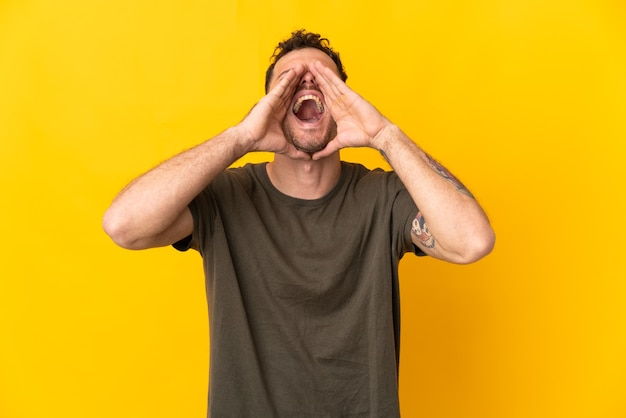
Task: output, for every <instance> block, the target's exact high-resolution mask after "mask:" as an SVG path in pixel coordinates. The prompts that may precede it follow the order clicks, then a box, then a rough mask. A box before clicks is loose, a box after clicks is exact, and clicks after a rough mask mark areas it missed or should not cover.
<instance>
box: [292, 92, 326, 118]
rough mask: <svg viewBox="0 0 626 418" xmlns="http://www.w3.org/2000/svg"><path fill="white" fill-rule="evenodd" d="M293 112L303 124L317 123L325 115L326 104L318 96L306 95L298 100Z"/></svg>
mask: <svg viewBox="0 0 626 418" xmlns="http://www.w3.org/2000/svg"><path fill="white" fill-rule="evenodd" d="M292 111H293V114H294V115H296V117H297V118H298V119H300V120H301V121H303V122H317V121H318V120H320V119H321V117H322V115H323V114H324V104H323V103H322V100H321V99H320V98H319V97H318V96H316V95H314V94H305V95H303V96H300V97H299V98H298V100H296V102H295V103H294V105H293V109H292Z"/></svg>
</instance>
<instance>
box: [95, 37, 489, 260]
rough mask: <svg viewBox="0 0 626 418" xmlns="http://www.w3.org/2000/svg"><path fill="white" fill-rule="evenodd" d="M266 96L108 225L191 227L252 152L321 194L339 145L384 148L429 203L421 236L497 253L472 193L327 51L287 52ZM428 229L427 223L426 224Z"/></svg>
mask: <svg viewBox="0 0 626 418" xmlns="http://www.w3.org/2000/svg"><path fill="white" fill-rule="evenodd" d="M274 74H277V76H275V77H274V79H273V80H272V81H271V83H270V89H269V92H268V94H267V95H266V96H265V97H263V98H262V99H261V100H260V101H259V102H258V103H257V104H256V105H255V106H254V107H253V108H252V110H251V111H250V112H249V113H248V115H247V116H246V117H245V118H244V119H243V120H242V121H241V122H240V123H239V124H238V125H236V126H234V127H231V128H229V129H227V130H226V131H224V132H223V133H221V134H219V135H217V136H216V137H214V138H212V139H210V140H208V141H206V142H204V143H202V144H200V145H198V146H196V147H194V148H192V149H190V150H188V151H185V152H183V153H181V154H179V155H177V156H175V157H172V158H171V159H169V160H167V161H165V162H164V163H162V164H160V165H159V166H157V167H155V168H154V169H152V170H150V171H149V172H147V173H146V174H144V175H142V176H140V177H139V178H137V179H136V180H134V181H133V182H132V183H131V184H129V185H128V186H127V187H126V188H125V189H124V190H122V192H121V193H120V194H119V195H118V196H117V198H116V199H115V200H114V201H113V203H112V205H111V207H110V208H109V209H108V210H107V212H106V213H105V215H104V219H103V226H104V229H105V231H106V232H107V233H108V234H109V235H110V236H111V238H112V239H113V240H114V241H115V242H116V243H117V244H118V245H121V246H122V247H125V248H131V249H143V248H150V247H156V246H164V245H170V244H172V243H173V242H176V241H178V240H180V239H182V238H184V237H186V236H188V235H189V234H191V232H192V229H193V219H192V217H191V213H190V211H189V209H188V207H187V206H188V204H189V203H190V202H191V200H192V199H193V198H194V197H195V196H196V195H198V194H199V193H200V192H201V191H202V190H203V189H204V188H205V187H206V186H207V185H208V184H209V183H210V182H211V181H212V180H213V179H214V178H215V177H216V176H217V175H219V174H220V173H221V172H222V171H223V170H225V169H226V168H227V167H228V166H229V165H230V164H232V163H233V162H234V161H236V160H237V159H239V158H240V157H242V156H243V155H245V154H246V153H248V152H253V151H269V152H273V153H274V160H273V161H272V162H270V163H268V164H267V172H268V175H269V177H270V180H271V181H272V184H273V185H274V186H275V187H276V188H277V189H279V190H280V191H281V192H283V193H285V194H287V195H290V196H293V197H297V198H301V199H316V198H319V197H322V196H324V195H325V194H326V193H328V192H329V191H330V190H331V189H332V187H333V186H334V185H335V184H336V182H337V181H338V179H339V175H340V171H341V161H340V159H339V150H341V149H343V148H347V147H370V148H374V149H376V150H379V151H380V152H381V154H382V155H383V156H384V157H385V158H386V159H387V161H388V162H389V163H390V165H391V166H392V167H393V169H394V171H395V172H396V173H397V174H398V176H399V177H400V179H401V180H402V182H403V184H404V185H405V186H406V188H407V190H408V191H409V193H410V195H411V197H412V198H413V200H414V201H415V203H416V205H417V207H418V208H420V211H419V213H418V215H417V217H416V220H415V222H413V228H412V237H413V242H414V243H415V245H417V246H418V247H420V248H421V249H422V250H423V251H424V252H425V253H427V254H429V255H431V256H433V257H436V258H440V259H443V260H446V261H450V262H454V263H470V262H473V261H476V260H478V259H480V258H482V257H483V256H485V255H486V254H488V253H489V252H490V251H491V250H492V248H493V245H494V242H495V236H494V233H493V230H492V228H491V226H490V224H489V221H488V219H487V217H486V215H485V213H484V212H483V210H482V208H481V207H480V205H479V204H478V203H477V202H476V200H475V199H474V198H473V197H472V195H471V193H469V191H467V189H466V188H465V187H464V186H463V185H462V184H461V183H460V182H459V181H458V180H457V179H456V177H454V176H453V175H452V174H451V173H449V172H448V170H446V169H445V168H444V167H443V166H442V165H441V164H439V163H437V162H436V161H435V160H434V159H432V158H431V157H430V156H429V155H427V154H426V153H425V152H424V151H423V150H422V149H421V148H419V147H418V146H417V145H416V144H415V142H413V141H412V140H411V139H409V138H408V137H407V136H406V135H405V134H404V133H403V132H402V131H401V130H400V129H399V128H398V127H397V126H395V125H394V124H393V123H391V122H390V121H389V120H388V119H387V118H386V117H384V116H383V115H382V114H381V113H380V112H378V110H377V109H376V108H375V107H374V106H372V105H371V104H370V103H369V102H367V101H366V100H365V99H363V98H362V97H361V96H360V95H358V94H357V93H356V92H354V91H353V90H351V89H350V88H349V87H348V86H347V85H346V84H345V83H344V82H343V81H342V80H341V79H340V78H339V76H338V71H337V68H336V66H335V64H334V62H333V61H332V60H331V59H330V57H328V56H327V55H326V54H324V53H323V52H322V51H319V50H317V49H313V48H305V49H301V50H296V51H292V52H290V53H288V54H286V55H285V56H284V57H282V58H281V59H280V60H279V61H278V62H277V63H276V66H275V69H274ZM301 94H316V95H318V96H320V97H321V98H322V100H323V103H324V107H325V112H324V113H323V114H322V115H321V118H320V119H319V120H317V121H315V122H303V121H300V120H299V119H298V118H297V117H296V116H295V115H294V114H293V112H292V111H291V109H292V107H293V104H294V102H295V100H296V99H297V97H298V96H299V95H301ZM425 231H426V232H427V233H425Z"/></svg>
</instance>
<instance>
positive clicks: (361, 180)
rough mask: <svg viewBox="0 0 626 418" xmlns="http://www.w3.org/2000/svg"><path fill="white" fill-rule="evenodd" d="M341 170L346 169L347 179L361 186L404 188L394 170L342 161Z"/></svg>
mask: <svg viewBox="0 0 626 418" xmlns="http://www.w3.org/2000/svg"><path fill="white" fill-rule="evenodd" d="M342 167H343V170H346V173H347V177H348V179H349V180H348V181H349V182H350V183H352V184H358V185H359V186H361V187H376V188H379V189H398V188H404V186H403V184H402V182H401V181H400V178H399V177H398V175H397V174H396V173H395V172H394V171H385V170H383V169H382V168H373V169H370V168H367V167H365V166H364V165H362V164H359V163H350V162H345V161H342Z"/></svg>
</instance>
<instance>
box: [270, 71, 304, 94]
mask: <svg viewBox="0 0 626 418" xmlns="http://www.w3.org/2000/svg"><path fill="white" fill-rule="evenodd" d="M303 73H304V65H303V64H301V63H296V65H295V66H293V67H290V68H288V69H286V70H285V71H283V72H282V73H280V74H279V75H278V77H277V81H278V83H277V84H276V86H274V87H273V88H272V90H271V91H270V92H271V93H276V94H277V95H278V96H280V97H281V98H283V99H284V98H287V97H289V98H291V96H292V95H293V90H294V89H295V87H296V86H297V84H298V80H299V79H300V76H301V75H302V74H303Z"/></svg>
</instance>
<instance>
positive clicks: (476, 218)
mask: <svg viewBox="0 0 626 418" xmlns="http://www.w3.org/2000/svg"><path fill="white" fill-rule="evenodd" d="M374 146H375V147H376V148H377V149H378V150H379V151H380V152H381V153H382V154H383V155H384V156H385V158H386V159H387V161H388V162H389V163H390V165H391V166H392V168H393V169H394V171H395V172H396V173H397V174H398V177H399V178H400V179H401V180H402V182H403V184H404V185H405V187H406V188H407V190H408V192H409V194H410V195H411V197H412V198H413V200H414V201H415V203H416V205H417V207H418V208H419V213H418V217H417V218H416V219H417V222H418V223H419V222H421V223H426V224H427V228H428V231H429V233H430V240H428V241H426V240H424V241H420V237H419V236H418V234H416V233H415V232H416V231H414V235H413V241H414V242H415V243H416V244H417V245H419V246H420V247H421V248H422V249H424V250H425V251H426V252H427V253H429V254H431V255H434V256H436V257H439V258H442V259H445V260H448V261H452V262H456V263H469V262H473V261H476V260H477V259H479V258H481V257H483V256H484V255H486V254H487V253H489V252H490V251H491V248H492V247H493V243H494V234H493V230H492V229H491V226H490V224H489V220H488V219H487V216H486V215H485V213H484V211H483V209H482V208H481V207H480V205H479V204H478V202H477V201H476V200H475V199H474V197H473V196H472V194H471V193H470V192H469V191H468V190H467V189H466V188H465V187H464V186H463V185H462V184H461V183H460V182H459V181H458V180H457V179H456V178H455V177H454V176H452V175H451V174H450V173H449V172H448V171H447V170H446V169H445V168H443V167H442V166H441V165H439V164H438V163H437V162H436V161H435V160H433V159H432V158H431V157H430V156H429V155H428V154H426V153H425V152H424V151H423V150H422V149H420V148H419V147H418V146H417V145H416V144H415V143H414V142H413V141H412V140H411V139H410V138H408V137H407V136H406V135H405V134H404V133H403V132H402V131H401V130H400V129H399V128H398V127H397V126H395V125H391V124H390V125H388V126H387V127H385V128H384V129H383V131H381V133H380V135H378V136H377V138H375V142H374Z"/></svg>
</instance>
